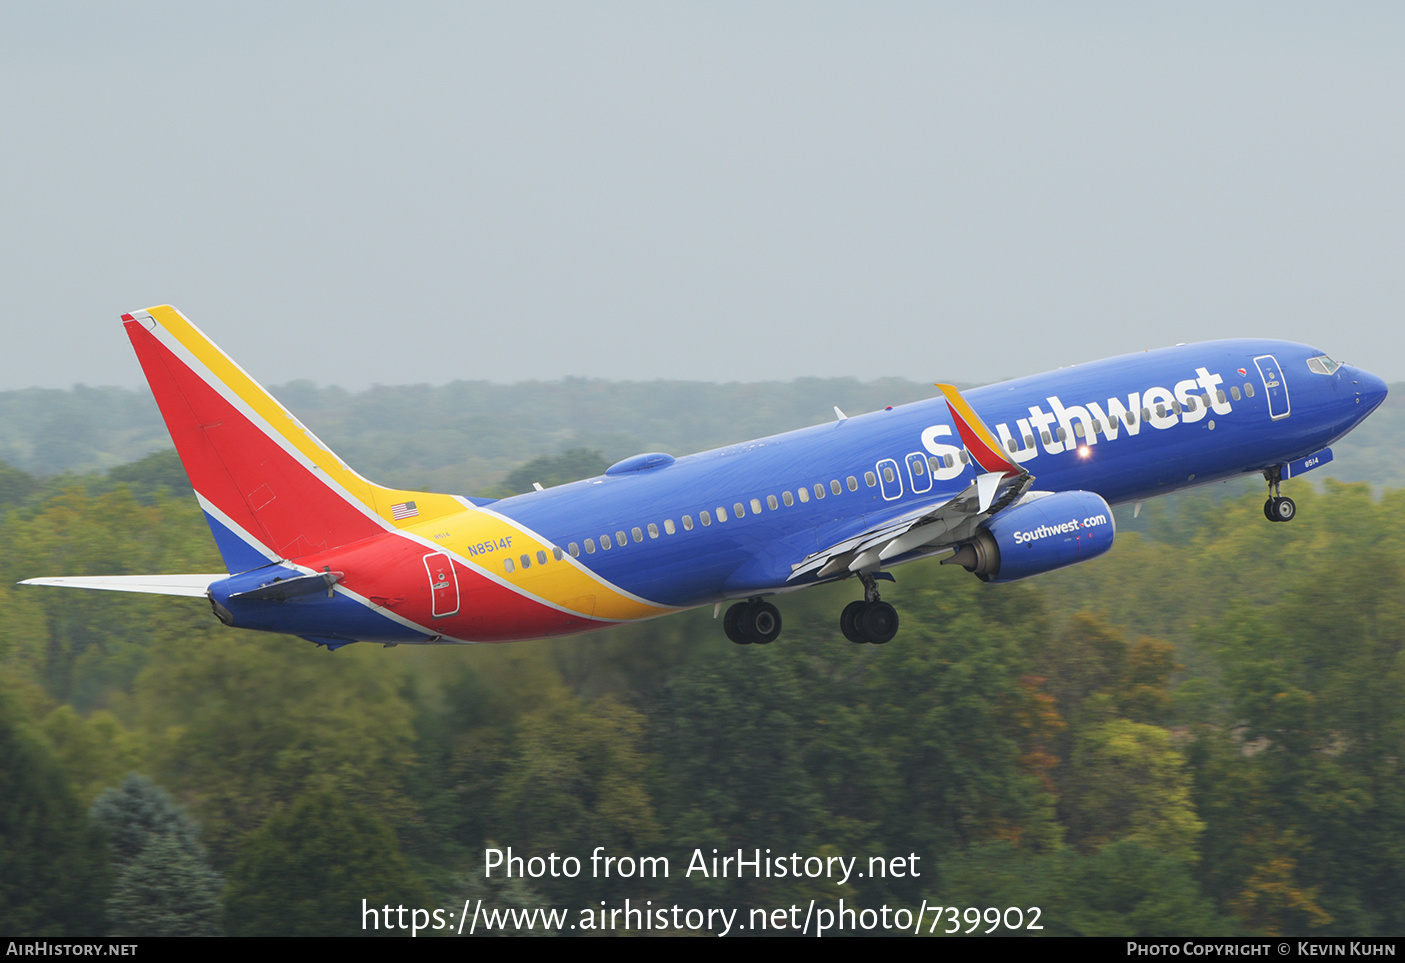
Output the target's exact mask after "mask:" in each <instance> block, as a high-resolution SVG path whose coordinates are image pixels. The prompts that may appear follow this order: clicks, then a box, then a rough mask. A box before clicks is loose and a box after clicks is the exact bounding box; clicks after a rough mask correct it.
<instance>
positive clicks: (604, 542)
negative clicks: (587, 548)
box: [600, 535, 615, 552]
mask: <svg viewBox="0 0 1405 963" xmlns="http://www.w3.org/2000/svg"><path fill="white" fill-rule="evenodd" d="M614 547H615V545H614V543H613V542H611V541H610V536H609V535H601V536H600V551H602V552H608V551H609V550H610V549H612V548H614Z"/></svg>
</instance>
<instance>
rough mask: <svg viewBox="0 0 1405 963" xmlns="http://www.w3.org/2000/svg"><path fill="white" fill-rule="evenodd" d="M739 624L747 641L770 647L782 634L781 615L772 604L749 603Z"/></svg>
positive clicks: (743, 610) (738, 621)
mask: <svg viewBox="0 0 1405 963" xmlns="http://www.w3.org/2000/svg"><path fill="white" fill-rule="evenodd" d="M737 624H738V626H739V627H740V628H741V633H742V635H744V636H746V638H747V641H749V642H751V643H752V644H754V645H769V644H770V643H772V642H774V641H776V636H778V635H780V634H781V613H780V612H779V610H777V609H776V607H775V606H774V605H772V604H771V603H770V602H761V601H756V602H748V603H746V607H745V608H744V609H742V614H741V617H740V618H739V619H738V620H737Z"/></svg>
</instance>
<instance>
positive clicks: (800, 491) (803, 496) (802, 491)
mask: <svg viewBox="0 0 1405 963" xmlns="http://www.w3.org/2000/svg"><path fill="white" fill-rule="evenodd" d="M795 494H797V495H799V496H800V501H801V502H802V503H804V502H808V501H809V500H810V489H808V488H805V487H803V486H802V487H800V488H797V489H795Z"/></svg>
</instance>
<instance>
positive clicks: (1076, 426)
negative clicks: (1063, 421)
mask: <svg viewBox="0 0 1405 963" xmlns="http://www.w3.org/2000/svg"><path fill="white" fill-rule="evenodd" d="M1073 433H1074V434H1075V435H1077V436H1078V437H1079V438H1082V437H1083V422H1081V421H1075V422H1074V423H1073Z"/></svg>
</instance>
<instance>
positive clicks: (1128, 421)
mask: <svg viewBox="0 0 1405 963" xmlns="http://www.w3.org/2000/svg"><path fill="white" fill-rule="evenodd" d="M1122 421H1123V423H1124V424H1125V425H1126V426H1127V427H1128V428H1130V427H1132V426H1133V425H1135V424H1136V423H1137V413H1136V412H1135V411H1124V412H1122Z"/></svg>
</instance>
